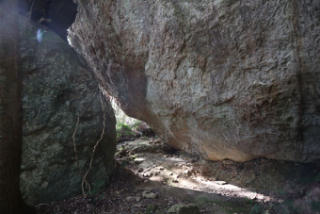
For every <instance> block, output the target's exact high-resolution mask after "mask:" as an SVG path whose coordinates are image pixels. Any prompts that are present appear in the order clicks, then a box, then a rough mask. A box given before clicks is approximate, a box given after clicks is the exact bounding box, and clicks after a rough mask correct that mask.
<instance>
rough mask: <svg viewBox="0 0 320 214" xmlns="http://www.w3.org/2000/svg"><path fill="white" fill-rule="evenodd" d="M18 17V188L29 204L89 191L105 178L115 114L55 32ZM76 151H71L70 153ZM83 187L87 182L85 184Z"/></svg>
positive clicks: (110, 164) (109, 167) (110, 166)
mask: <svg viewBox="0 0 320 214" xmlns="http://www.w3.org/2000/svg"><path fill="white" fill-rule="evenodd" d="M36 32H37V29H36V28H35V27H32V26H31V25H30V24H29V23H27V22H26V21H25V20H23V19H21V38H22V41H21V60H22V63H21V68H20V69H21V72H22V73H23V76H24V77H23V112H24V116H23V155H22V159H23V160H22V167H21V168H22V173H21V190H22V193H23V196H24V198H25V200H26V201H27V202H28V203H30V204H36V203H43V202H49V201H53V200H61V199H64V198H67V197H71V196H74V195H76V194H79V193H81V186H82V178H83V176H84V174H85V173H86V172H87V170H88V168H89V161H90V159H91V156H92V150H93V147H94V145H95V144H96V142H97V141H99V142H100V143H99V144H98V146H97V149H96V152H95V155H94V159H93V160H94V161H93V167H92V168H91V170H90V172H89V174H88V176H87V181H88V182H89V183H90V186H91V193H95V192H97V191H99V190H101V189H102V187H104V185H105V184H107V183H108V179H109V176H110V173H111V171H112V169H113V154H114V151H115V117H114V113H113V110H112V108H111V105H110V103H109V100H107V99H106V97H104V96H102V95H100V94H101V92H100V91H99V88H98V84H97V82H96V80H95V79H94V77H93V76H92V73H91V72H90V71H89V69H88V68H87V67H86V65H85V64H84V63H83V61H81V59H80V58H79V57H78V56H77V55H76V53H75V52H74V51H73V49H72V48H71V47H70V46H69V45H68V44H67V43H66V42H65V41H63V40H62V39H60V37H58V36H57V35H55V34H54V33H51V32H44V34H43V38H42V41H41V42H38V41H37V39H36V35H37V33H36ZM75 151H76V154H75ZM85 187H86V188H85V190H86V192H88V186H85Z"/></svg>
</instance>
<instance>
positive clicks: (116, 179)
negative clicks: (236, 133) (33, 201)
mask: <svg viewBox="0 0 320 214" xmlns="http://www.w3.org/2000/svg"><path fill="white" fill-rule="evenodd" d="M116 160H117V165H118V167H117V171H116V173H115V174H114V176H113V180H112V182H111V183H112V184H111V185H110V186H109V187H108V188H107V189H106V190H105V191H104V192H101V193H96V195H95V196H93V197H86V198H84V197H82V196H78V197H75V198H71V199H68V200H65V201H60V202H54V203H51V204H39V205H38V206H37V208H38V211H39V213H45V214H49V213H50V214H69V213H70V214H71V213H72V214H82V213H92V214H94V213H97V214H98V213H99V214H112V213H117V214H153V213H154V214H162V213H163V214H164V213H181V214H182V213H184V214H188V213H191V214H197V213H201V214H260V213H261V214H273V213H275V214H278V213H279V214H286V213H288V214H291V213H293V214H295V213H296V214H309V213H310V214H311V213H312V214H316V213H320V203H319V202H320V185H319V181H320V173H319V172H320V171H319V166H317V165H316V164H297V163H289V162H279V161H270V160H266V159H259V160H255V161H250V162H246V163H235V162H232V161H228V160H225V161H220V162H212V161H210V162H209V161H204V160H201V159H199V158H197V157H193V156H190V155H188V154H186V153H183V152H181V151H177V150H175V149H173V148H171V147H168V146H166V145H164V144H163V143H162V142H161V140H160V139H158V138H157V137H140V138H138V139H135V140H132V141H124V142H121V143H119V144H118V146H117V153H116Z"/></svg>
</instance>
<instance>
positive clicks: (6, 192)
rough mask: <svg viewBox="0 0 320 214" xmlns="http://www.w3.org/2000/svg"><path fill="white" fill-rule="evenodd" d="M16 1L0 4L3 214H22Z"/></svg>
mask: <svg viewBox="0 0 320 214" xmlns="http://www.w3.org/2000/svg"><path fill="white" fill-rule="evenodd" d="M16 12H17V1H16V0H0V213H3V214H21V213H24V212H23V211H22V209H23V208H22V207H23V202H22V198H21V194H20V190H19V173H20V159H21V142H22V139H21V137H22V131H21V129H22V123H21V95H20V94H21V79H20V77H19V72H18V51H19V50H18V48H19V46H18V41H19V40H18V37H19V36H18V33H19V30H18V17H17V14H16Z"/></svg>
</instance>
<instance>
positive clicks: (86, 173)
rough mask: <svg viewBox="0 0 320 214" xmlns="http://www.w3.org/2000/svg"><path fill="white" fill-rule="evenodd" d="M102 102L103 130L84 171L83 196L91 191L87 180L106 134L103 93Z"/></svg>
mask: <svg viewBox="0 0 320 214" xmlns="http://www.w3.org/2000/svg"><path fill="white" fill-rule="evenodd" d="M100 104H101V109H102V111H103V121H102V131H101V134H100V137H99V139H98V140H97V142H96V143H95V145H94V147H93V149H92V153H91V158H90V162H89V166H88V169H87V171H86V172H85V173H84V175H83V177H82V182H81V189H82V195H83V197H87V195H88V193H90V192H91V185H90V183H89V182H88V180H87V177H88V175H89V173H90V171H91V169H92V165H93V161H94V156H95V153H96V150H97V148H98V146H99V144H100V142H101V141H102V140H103V137H104V134H105V128H106V110H105V108H104V104H103V101H102V95H101V94H100Z"/></svg>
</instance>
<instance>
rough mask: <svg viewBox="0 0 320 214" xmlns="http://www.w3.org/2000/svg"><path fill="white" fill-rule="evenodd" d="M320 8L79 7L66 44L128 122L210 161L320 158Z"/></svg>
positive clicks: (193, 2) (185, 3)
mask: <svg viewBox="0 0 320 214" xmlns="http://www.w3.org/2000/svg"><path fill="white" fill-rule="evenodd" d="M319 14H320V2H319V1H318V0H306V1H289V0H271V1H264V0H256V1H252V0H244V1H235V0H224V1H221V0H201V1H199V0H181V1H168V0H150V1H140V0H119V1H98V0H93V1H85V0H78V15H77V18H76V21H75V23H74V24H73V25H72V27H71V29H70V32H69V41H70V43H71V44H72V46H73V47H75V48H76V49H77V50H78V51H79V52H81V53H82V55H83V56H84V57H85V58H86V60H87V61H88V62H89V64H90V66H91V67H92V68H93V69H94V73H95V76H96V77H97V79H98V80H99V82H100V84H101V86H102V87H103V88H104V89H105V90H106V91H108V93H110V94H111V95H112V96H114V97H115V98H116V99H117V101H118V102H119V103H120V104H121V107H122V109H123V110H124V111H125V112H126V113H127V114H128V115H130V116H133V117H136V118H138V119H140V120H144V121H146V122H148V123H149V124H150V125H151V126H152V128H153V129H154V130H156V131H157V132H158V134H160V135H161V136H162V138H163V139H165V140H166V141H167V142H168V143H169V144H171V145H173V146H175V147H177V148H180V149H183V150H186V151H188V152H191V153H195V154H200V155H202V156H203V157H204V158H207V159H211V160H221V159H232V160H235V161H247V160H250V159H254V158H258V157H267V158H273V159H282V160H293V161H306V162H307V161H313V160H316V159H319V158H320V146H319V142H320V99H319V98H320V84H319V82H320V70H319V66H320V58H319V52H320V17H319Z"/></svg>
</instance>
